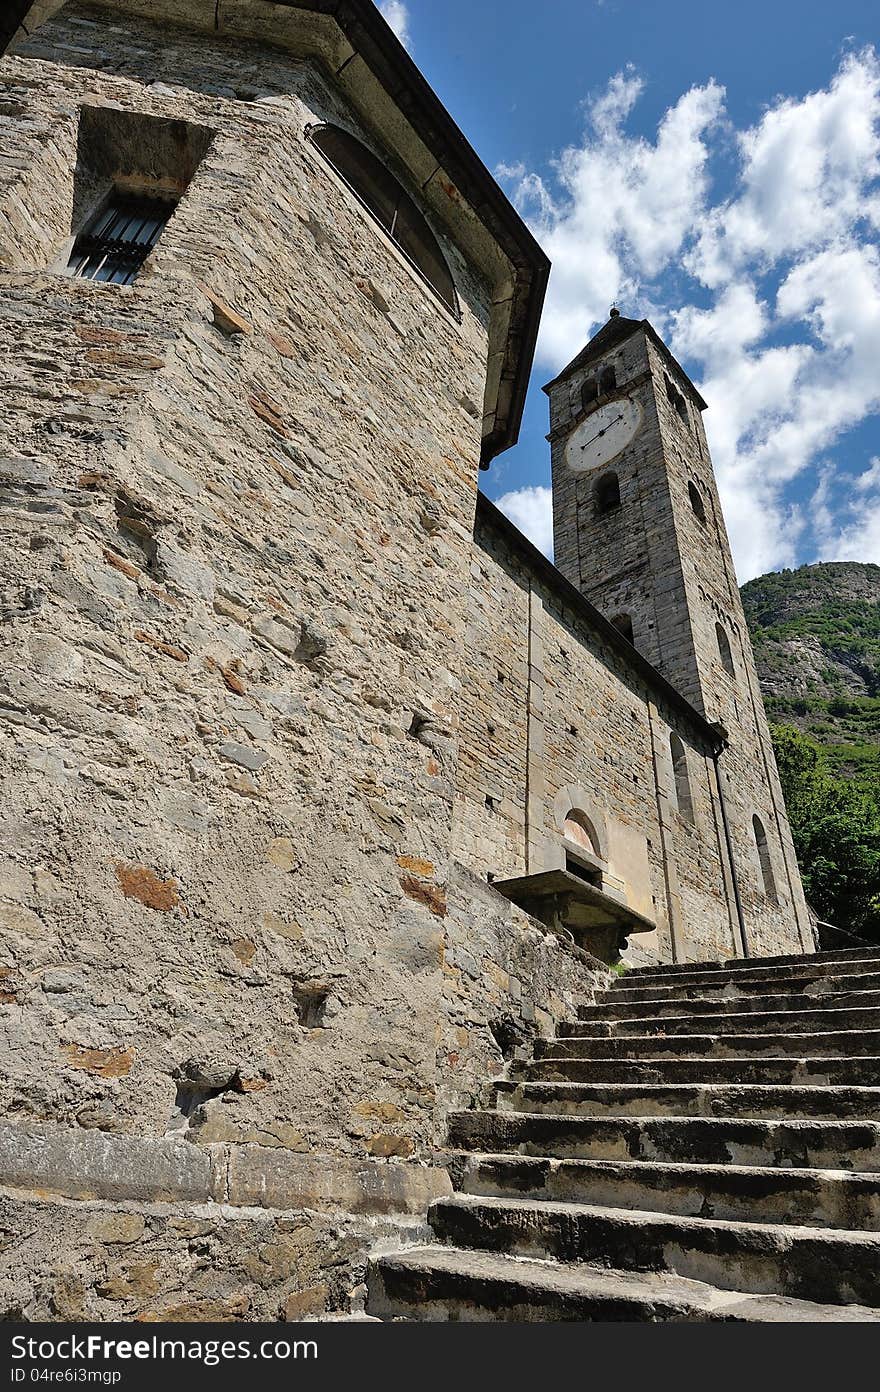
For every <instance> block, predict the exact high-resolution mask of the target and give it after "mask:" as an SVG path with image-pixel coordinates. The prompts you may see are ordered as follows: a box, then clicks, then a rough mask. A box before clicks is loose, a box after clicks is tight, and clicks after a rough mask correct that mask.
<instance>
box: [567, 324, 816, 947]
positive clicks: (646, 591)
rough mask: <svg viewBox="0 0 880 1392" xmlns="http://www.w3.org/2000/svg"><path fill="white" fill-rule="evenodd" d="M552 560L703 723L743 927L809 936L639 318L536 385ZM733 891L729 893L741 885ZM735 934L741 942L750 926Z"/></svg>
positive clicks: (667, 367)
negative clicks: (781, 924)
mask: <svg viewBox="0 0 880 1392" xmlns="http://www.w3.org/2000/svg"><path fill="white" fill-rule="evenodd" d="M545 391H546V392H547V394H548V395H549V397H550V426H551V429H550V434H549V437H548V438H549V440H550V442H551V451H552V455H551V461H552V477H553V533H554V543H555V553H556V554H555V559H556V565H557V566H558V568H559V569H560V570H561V571H562V573H563V574H564V575H565V577H566V578H567V579H568V580H570V581H571V582H572V584H574V585H575V586H576V587H577V588H578V589H579V590H580V591H581V593H582V594H583V595H584V596H585V597H586V598H587V599H589V600H590V602H591V603H592V604H594V605H595V606H596V608H597V609H599V610H600V611H601V612H602V613H603V614H604V615H605V616H606V617H607V618H609V619H611V620H612V622H613V623H615V624H616V626H617V627H618V628H619V629H620V630H621V631H622V632H623V633H625V634H626V636H627V637H628V638H629V639H630V641H631V642H632V643H633V644H634V646H635V647H636V648H637V649H638V650H639V651H640V652H641V653H642V654H643V656H645V657H646V658H647V659H648V661H649V662H651V663H652V665H653V666H654V667H656V668H657V669H658V670H659V671H660V672H661V673H662V674H663V676H665V677H666V679H667V681H669V682H670V683H671V684H672V685H673V686H674V687H676V688H677V690H678V691H679V692H680V693H681V694H682V695H683V696H685V697H686V698H687V700H688V701H690V702H691V704H692V705H693V706H695V707H696V708H697V709H698V710H699V711H700V712H701V714H703V715H704V716H705V718H706V719H707V720H709V721H712V722H718V723H719V724H720V725H722V726H723V727H724V730H725V733H726V736H727V743H726V747H725V753H724V756H723V759H722V760H721V766H720V769H719V774H718V777H719V780H720V783H719V788H720V791H721V792H723V795H724V800H725V804H726V808H727V815H728V816H729V821H730V824H731V831H732V836H733V843H734V853H735V860H736V862H737V863H738V866H739V872H738V873H739V882H740V891H742V894H741V897H742V898H744V900H745V901H747V902H746V904H745V916H746V919H747V920H750V921H751V920H754V922H755V923H757V922H760V918H761V915H762V914H765V913H766V912H767V908H768V905H775V904H777V903H779V902H781V901H782V900H785V899H788V900H790V901H791V902H792V904H793V906H794V910H795V915H796V917H797V920H798V923H799V928H800V932H801V939H802V942H804V943H808V942H809V941H810V938H809V929H808V926H807V914H806V908H805V904H804V899H803V890H802V888H801V884H800V877H799V874H798V870H797V863H796V859H795V855H794V848H793V845H792V840H791V831H790V829H789V825H788V819H787V816H786V812H785V804H784V801H783V797H782V790H781V787H780V784H779V776H778V773H777V770H776V762H775V758H774V754H773V747H772V744H771V741H770V732H769V728H768V725H767V717H766V714H765V711H764V705H763V701H762V699H761V693H760V688H759V686H758V677H757V672H756V669H755V662H754V657H753V654H752V645H751V641H750V639H749V634H748V630H747V628H746V622H745V615H744V613H743V608H742V601H741V599H740V595H739V588H738V586H737V581H736V573H735V571H734V566H733V559H732V556H731V552H730V544H729V542H728V539H727V530H726V528H725V525H724V518H723V516H722V512H721V504H720V501H719V497H718V490H717V487H716V484H715V477H714V474H713V472H712V463H711V460H710V458H709V450H708V446H707V443H706V435H705V432H704V430H703V423H702V412H703V410H705V408H706V403H705V402H704V401H703V399H702V397H701V396H700V394H699V392H698V391H697V390H696V388H695V387H694V385H693V383H692V382H691V381H690V379H689V378H688V377H687V375H686V373H685V372H684V370H683V369H682V368H681V366H680V365H679V364H678V363H677V362H676V360H675V358H674V357H673V356H672V354H671V353H670V351H669V349H668V348H667V347H666V345H665V343H663V341H662V340H661V338H660V337H659V335H658V334H657V333H656V332H655V330H654V329H653V328H652V327H651V325H650V324H649V323H648V321H647V320H646V319H642V320H638V319H625V318H623V317H622V316H621V315H620V313H619V311H617V310H615V309H612V311H611V315H610V317H609V319H608V321H607V323H606V324H605V325H604V326H603V327H602V328H601V329H600V330H599V332H598V333H597V334H596V335H595V336H594V337H593V338H592V339H591V340H590V342H589V343H588V344H587V346H586V347H585V348H584V349H583V350H582V351H581V352H580V353H579V354H578V355H577V357H576V358H574V359H573V361H572V362H570V363H569V365H568V366H567V367H566V368H565V369H564V370H563V371H562V372H561V373H560V374H559V376H558V377H556V378H555V379H554V381H552V382H551V383H549V385H548V386H547V387H546V388H545ZM744 887H745V888H744ZM749 931H753V929H752V928H751V927H750V929H749Z"/></svg>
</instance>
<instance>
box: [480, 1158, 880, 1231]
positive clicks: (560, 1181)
mask: <svg viewBox="0 0 880 1392" xmlns="http://www.w3.org/2000/svg"><path fill="white" fill-rule="evenodd" d="M457 1188H459V1189H460V1190H461V1191H462V1192H463V1193H466V1194H481V1195H484V1196H486V1195H488V1196H490V1197H495V1198H505V1197H512V1198H523V1199H549V1200H551V1201H553V1202H556V1203H582V1204H583V1203H585V1204H602V1205H606V1206H608V1207H610V1208H630V1209H636V1210H650V1211H651V1212H654V1213H672V1214H677V1215H679V1217H689V1218H724V1219H730V1220H733V1221H739V1220H745V1221H750V1220H754V1219H756V1218H758V1217H760V1219H761V1220H762V1221H764V1222H770V1223H788V1224H790V1223H794V1224H799V1225H803V1224H807V1225H808V1226H815V1227H829V1228H848V1229H854V1228H861V1229H863V1230H865V1231H869V1232H877V1231H878V1230H880V1174H850V1173H849V1172H847V1171H844V1170H806V1169H801V1170H798V1169H793V1170H787V1169H781V1168H779V1167H768V1166H753V1165H687V1164H681V1163H678V1164H673V1163H666V1164H662V1163H658V1162H657V1161H653V1160H553V1159H548V1158H547V1157H545V1156H523V1155H467V1156H465V1157H464V1162H463V1165H462V1168H461V1171H460V1174H459V1176H458V1184H457Z"/></svg>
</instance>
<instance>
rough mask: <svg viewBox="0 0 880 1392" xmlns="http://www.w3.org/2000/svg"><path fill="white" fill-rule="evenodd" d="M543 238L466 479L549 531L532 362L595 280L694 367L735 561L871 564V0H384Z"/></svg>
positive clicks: (876, 521)
mask: <svg viewBox="0 0 880 1392" xmlns="http://www.w3.org/2000/svg"><path fill="white" fill-rule="evenodd" d="M381 8H382V9H383V10H384V11H385V13H386V16H387V17H388V18H389V21H390V22H392V24H393V25H394V27H395V28H396V29H397V31H398V33H400V34H401V35H402V36H403V37H404V40H405V42H406V43H407V46H408V47H409V49H410V52H411V53H412V56H413V57H414V59H415V60H416V62H417V63H418V64H419V66H420V67H421V69H422V71H423V72H424V73H425V76H426V77H427V78H428V80H429V81H430V82H431V84H432V86H433V87H434V88H435V90H436V91H437V93H438V95H439V96H440V97H441V99H442V100H443V101H444V103H445V104H446V106H447V107H448V109H449V110H450V112H451V113H452V115H453V116H454V117H455V119H456V120H457V121H458V123H459V125H460V126H461V127H462V129H463V131H464V132H465V134H466V135H467V136H468V138H469V140H470V141H471V143H472V144H473V145H474V147H475V148H476V150H477V151H478V153H479V154H480V156H481V157H482V159H483V160H484V161H485V163H486V164H487V165H488V167H489V168H490V169H491V170H493V172H494V173H495V174H496V177H498V178H499V182H501V183H502V185H503V186H504V188H505V190H506V191H507V193H508V195H509V196H510V197H511V198H512V200H513V201H514V202H515V203H516V205H517V206H518V207H519V209H520V211H521V212H522V214H523V216H524V217H525V218H526V220H527V221H528V223H529V225H530V226H531V227H532V229H533V231H534V232H535V233H536V235H537V236H538V238H539V240H540V241H541V242H542V244H543V245H544V247H545V249H546V250H547V252H548V254H549V255H550V257H551V259H552V261H553V264H554V271H553V274H552V279H551V285H550V291H549V294H548V300H547V307H546V310H545V315H544V323H543V328H542V334H541V339H540V342H539V346H538V354H537V359H536V365H535V373H534V375H533V379H532V385H531V389H530V392H529V400H528V404H527V407H526V413H525V417H524V421H523V429H522V434H521V437H520V443H519V444H518V445H517V446H516V447H515V449H513V450H510V451H508V452H507V453H506V454H504V455H501V456H500V457H499V458H498V459H497V460H496V461H495V462H494V463H493V466H492V469H491V471H490V473H489V474H488V475H487V476H486V477H485V479H484V482H483V486H484V487H485V490H486V492H487V493H488V494H489V495H490V496H491V497H493V498H495V499H496V500H498V501H499V502H500V504H501V505H502V506H503V507H504V508H505V510H506V511H508V512H509V514H510V515H511V516H512V517H513V518H514V520H515V521H516V522H517V523H518V525H520V526H521V527H522V528H523V530H525V531H527V532H528V533H529V534H530V535H531V536H532V537H533V538H534V539H535V540H536V541H537V542H538V544H540V545H542V546H543V548H544V549H545V550H549V546H550V533H549V491H548V485H549V450H548V446H547V444H546V442H545V440H544V435H545V432H546V430H547V403H546V398H545V396H544V394H543V393H542V392H541V391H540V386H541V383H542V382H544V381H547V380H548V379H549V377H551V376H552V375H553V373H554V372H555V371H557V370H558V369H559V367H560V366H562V364H563V363H564V362H565V361H566V360H567V359H568V358H569V357H571V356H573V354H574V353H576V352H577V351H578V349H579V348H580V347H581V346H582V345H583V343H584V342H585V341H586V340H587V338H588V337H589V336H590V334H591V333H593V332H595V330H596V328H597V327H598V326H599V324H600V323H601V322H602V321H603V320H604V319H605V317H606V316H607V311H608V307H609V306H610V304H611V302H612V301H613V300H616V302H617V303H618V304H619V305H620V307H621V310H622V312H623V313H624V314H627V315H631V316H633V317H636V318H638V317H642V316H643V315H644V316H647V317H649V318H650V319H651V320H652V322H653V323H654V325H655V327H656V328H657V329H658V330H659V332H661V333H662V334H663V335H664V337H665V338H666V339H667V341H668V342H669V343H670V346H671V347H672V349H673V351H674V352H675V353H676V356H677V357H678V358H679V359H680V361H681V362H682V363H683V365H684V367H685V368H686V370H687V371H688V372H689V373H690V375H691V377H692V378H693V379H694V381H695V382H696V383H697V385H698V386H699V387H700V390H701V391H702V392H703V394H704V396H705V397H706V399H707V401H708V402H709V406H710V409H709V411H708V412H707V414H706V418H705V419H706V428H707V431H708V434H709V441H710V445H711V446H712V453H713V459H714V462H715V468H716V473H717V475H718V480H719V486H720V489H721V494H722V500H723V503H724V508H725V514H726V517H727V522H728V528H729V530H730V533H731V541H732V544H733V549H734V555H735V559H736V563H737V570H738V572H739V576H740V579H741V580H746V579H748V578H750V577H751V576H753V575H757V574H760V573H762V572H763V571H766V570H771V569H778V568H780V567H781V566H786V565H788V566H790V565H798V564H801V563H803V562H806V561H815V560H835V559H851V560H873V561H877V562H880V253H878V248H877V241H878V236H880V60H878V56H877V54H876V53H875V50H874V44H875V43H877V44H878V45H880V7H878V6H877V4H876V0H872V3H867V0H836V3H835V4H828V3H817V0H799V3H796V2H795V0H763V3H759V2H758V0H739V3H737V4H732V3H731V4H725V5H721V4H718V3H715V4H707V3H706V0H702V3H697V2H696V0H665V3H663V4H661V3H659V0H545V3H544V4H543V5H536V4H534V2H533V0H528V2H527V0H506V3H503V4H502V3H501V2H500V0H470V2H469V3H465V0H405V3H402V0H385V3H383V4H382V5H381Z"/></svg>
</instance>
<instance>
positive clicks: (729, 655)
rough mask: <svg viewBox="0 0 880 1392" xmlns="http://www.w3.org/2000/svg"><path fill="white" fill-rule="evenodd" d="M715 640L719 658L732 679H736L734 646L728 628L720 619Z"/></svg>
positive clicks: (716, 624) (716, 625)
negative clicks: (728, 634)
mask: <svg viewBox="0 0 880 1392" xmlns="http://www.w3.org/2000/svg"><path fill="white" fill-rule="evenodd" d="M715 642H716V644H717V647H718V658H719V660H720V662H721V666H722V667H723V668H724V670H725V672H726V673H727V675H728V676H729V677H730V679H731V681H736V663H735V662H734V659H733V648H732V647H731V644H730V639H729V638H728V636H727V629H726V628H725V627H724V624H723V623H721V621H720V620H716V623H715Z"/></svg>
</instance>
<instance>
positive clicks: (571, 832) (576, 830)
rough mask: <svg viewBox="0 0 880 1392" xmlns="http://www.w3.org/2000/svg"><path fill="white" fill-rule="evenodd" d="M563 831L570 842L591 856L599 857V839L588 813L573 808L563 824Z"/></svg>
mask: <svg viewBox="0 0 880 1392" xmlns="http://www.w3.org/2000/svg"><path fill="white" fill-rule="evenodd" d="M562 830H563V833H564V834H565V836H566V837H567V838H568V840H569V841H573V842H574V843H575V845H576V846H581V847H583V849H584V850H585V851H589V852H590V854H591V855H594V856H598V855H599V838H598V836H597V835H596V830H595V827H594V826H593V823H592V822H591V821H590V819H589V817H588V816H587V815H586V813H584V812H581V811H579V810H578V808H576V807H573V808H572V810H571V811H570V812H569V814H568V816H567V817H566V819H565V821H564V822H563V824H562Z"/></svg>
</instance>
